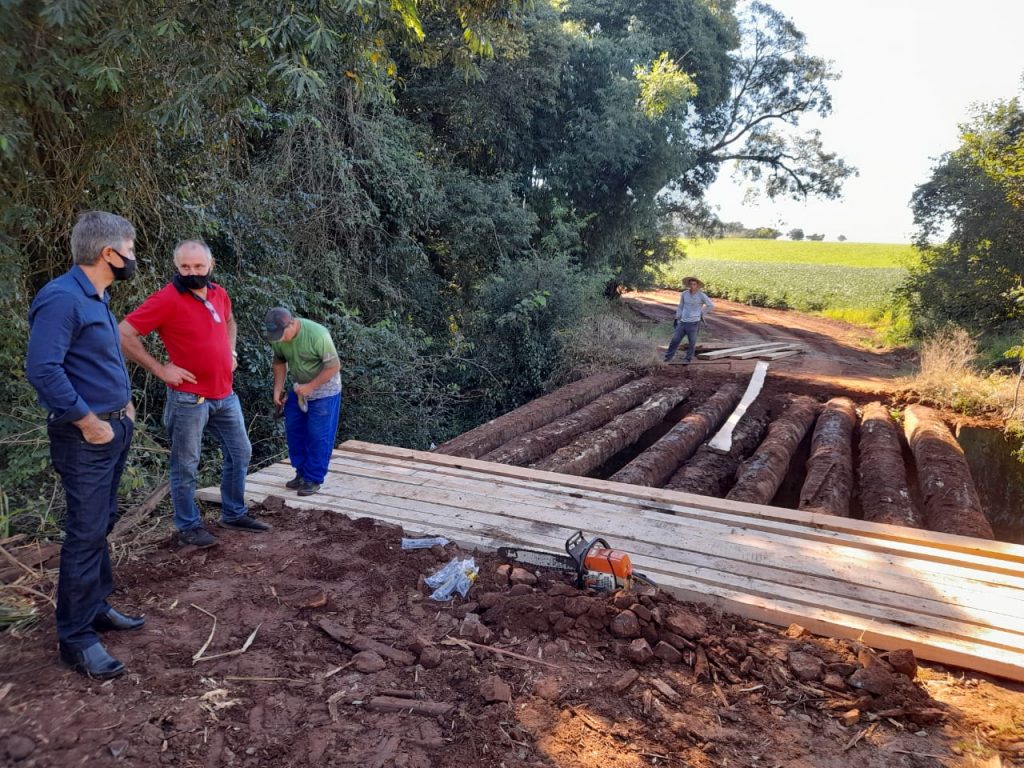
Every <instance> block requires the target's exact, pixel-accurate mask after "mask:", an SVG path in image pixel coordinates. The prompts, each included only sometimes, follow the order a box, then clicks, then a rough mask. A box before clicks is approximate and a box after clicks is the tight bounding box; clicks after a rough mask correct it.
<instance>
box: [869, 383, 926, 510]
mask: <svg viewBox="0 0 1024 768" xmlns="http://www.w3.org/2000/svg"><path fill="white" fill-rule="evenodd" d="M859 493H860V504H861V509H862V510H863V512H864V519H865V520H868V521H870V522H872V523H888V524H889V525H905V526H909V527H911V528H920V527H921V517H920V515H919V514H918V513H917V511H916V510H915V509H914V504H913V501H912V500H911V498H910V489H909V486H908V484H907V468H906V466H905V465H904V463H903V450H902V449H901V447H900V434H899V427H897V426H896V422H895V421H893V419H892V416H890V415H889V409H888V408H886V407H885V406H884V405H882V404H881V403H878V402H875V403H868V404H867V405H865V406H864V409H863V413H862V415H861V419H860V485H859Z"/></svg>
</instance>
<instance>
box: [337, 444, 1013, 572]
mask: <svg viewBox="0 0 1024 768" xmlns="http://www.w3.org/2000/svg"><path fill="white" fill-rule="evenodd" d="M338 448H339V450H342V451H346V452H350V453H362V454H366V455H375V456H381V457H395V458H404V459H411V460H413V461H422V462H425V463H427V464H434V465H437V466H444V467H449V468H451V469H456V470H469V471H477V472H483V473H486V474H489V475H492V476H494V477H502V478H515V479H523V480H532V481H537V482H540V483H543V484H546V485H550V484H556V485H558V484H561V485H564V486H567V487H571V488H574V489H578V490H589V491H596V492H602V493H606V494H613V495H616V496H621V497H627V498H631V499H634V500H638V501H642V502H654V503H658V504H664V505H666V508H671V506H673V505H675V506H680V507H688V508H689V509H691V510H694V511H697V510H704V511H707V512H721V513H724V514H735V513H739V514H740V515H748V516H751V517H755V518H759V519H762V520H765V521H778V522H780V523H790V524H796V525H804V526H808V527H810V528H813V529H816V530H819V531H832V532H839V533H849V534H852V535H863V536H869V537H873V538H875V539H877V540H878V541H879V542H880V543H881V542H888V543H891V544H896V543H905V544H906V545H907V546H909V547H918V546H922V547H933V548H935V549H943V550H946V551H948V552H958V553H964V554H973V555H976V556H979V557H986V558H991V559H992V560H1004V561H1006V562H1005V563H1004V567H1007V568H1010V567H1012V566H1024V545H1020V544H1008V543H1006V542H999V541H987V540H984V539H976V538H973V537H969V536H958V535H956V534H948V533H937V532H935V531H924V530H920V529H908V528H906V527H904V526H898V525H885V524H884V523H870V522H867V521H864V520H854V519H851V518H837V517H836V516H835V515H821V514H817V513H814V512H804V511H800V510H794V509H783V508H781V507H770V506H767V505H762V504H747V503H745V502H740V501H728V500H726V499H714V498H711V497H709V496H697V495H695V494H691V493H684V492H682V491H672V490H665V489H661V488H648V487H645V486H636V485H626V484H624V483H611V482H608V481H607V480H598V479H595V478H587V477H577V476H571V475H561V474H558V473H557V472H546V471H544V470H538V469H529V468H526V467H513V466H509V465H506V464H493V463H490V462H482V461H477V460H475V459H463V458H459V457H456V456H444V455H441V454H436V453H430V452H427V451H415V450H412V449H409V448H396V447H393V446H383V445H376V444H374V443H364V442H361V441H357V440H349V441H346V442H344V443H342V444H341V445H340V446H339V447H338ZM646 506H648V507H649V504H648V505H646ZM1014 571H1015V572H1024V570H1022V569H1020V568H1019V567H1016V568H1014Z"/></svg>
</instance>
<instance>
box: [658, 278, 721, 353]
mask: <svg viewBox="0 0 1024 768" xmlns="http://www.w3.org/2000/svg"><path fill="white" fill-rule="evenodd" d="M703 287H704V283H702V282H701V281H700V280H698V279H697V278H696V277H685V278H683V292H682V294H681V295H680V296H679V306H678V307H677V308H676V319H675V323H673V325H674V326H675V332H674V333H673V334H672V341H671V342H669V345H668V350H667V351H666V352H665V362H666V363H667V362H669V361H670V360H671V359H672V357H673V355H675V353H676V350H677V349H679V344H680V342H682V340H683V336H686V338H687V341H688V342H689V344H688V346H687V347H686V358H685V359H684V360H683V362H684V363H687V364H688V363H690V362H691V361H692V360H693V353H694V351H696V349H697V331H698V330H699V329H700V321H701V320H702V319H704V312H705V311H707V312H710V311H711V310H712V309H714V308H715V305H714V303H713V302H712V301H711V299H709V298H708V295H707V294H706V293H704V291H702V290H701V288H703Z"/></svg>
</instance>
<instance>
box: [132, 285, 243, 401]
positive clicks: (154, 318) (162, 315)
mask: <svg viewBox="0 0 1024 768" xmlns="http://www.w3.org/2000/svg"><path fill="white" fill-rule="evenodd" d="M206 301H207V302H209V304H210V306H212V307H213V309H214V310H215V311H216V313H217V314H216V317H215V316H214V313H213V312H211V311H210V309H209V308H208V307H207V306H206V304H205V303H204V302H203V301H202V300H201V299H199V297H198V296H196V295H195V294H194V293H192V291H189V290H184V291H179V290H178V288H177V287H176V286H175V285H174V283H169V284H167V285H165V286H164V287H163V288H161V289H160V290H159V291H157V292H156V293H153V294H151V295H150V296H149V298H147V299H146V300H145V301H144V302H142V304H141V306H139V308H138V309H136V310H135V311H134V312H132V313H131V314H129V315H128V316H127V317H126V318H125V320H127V321H128V323H129V324H130V325H131V327H132V328H134V329H135V330H136V331H138V332H139V335H140V336H147V335H149V334H150V333H151V332H152V331H156V332H157V333H158V334H159V335H160V340H161V341H163V343H164V347H165V348H166V349H167V356H168V357H169V358H170V359H171V362H172V363H174V364H175V365H177V366H179V367H181V368H184V369H185V370H186V371H190V372H191V373H192V374H193V375H194V376H195V377H196V383H195V384H191V383H189V382H187V381H183V382H182V383H181V384H179V385H178V386H176V387H172V389H175V390H177V391H178V392H192V393H194V394H197V395H202V396H203V397H205V398H208V399H210V400H220V399H221V398H224V397H227V396H228V395H230V394H231V390H232V386H231V368H232V367H233V360H232V356H231V342H230V341H229V340H228V329H227V321H228V318H229V317H231V299H229V298H228V292H227V291H225V290H224V289H223V288H221V287H220V286H219V285H217V284H216V283H210V284H209V285H208V286H207V288H206Z"/></svg>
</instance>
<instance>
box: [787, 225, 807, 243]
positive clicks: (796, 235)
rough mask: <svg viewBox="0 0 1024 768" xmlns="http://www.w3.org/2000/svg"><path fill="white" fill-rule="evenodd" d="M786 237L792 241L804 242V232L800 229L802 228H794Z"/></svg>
mask: <svg viewBox="0 0 1024 768" xmlns="http://www.w3.org/2000/svg"><path fill="white" fill-rule="evenodd" d="M786 237H788V238H789V239H790V240H803V239H804V231H803V230H802V229H800V227H794V228H793V229H791V230H789V232H787V233H786Z"/></svg>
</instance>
